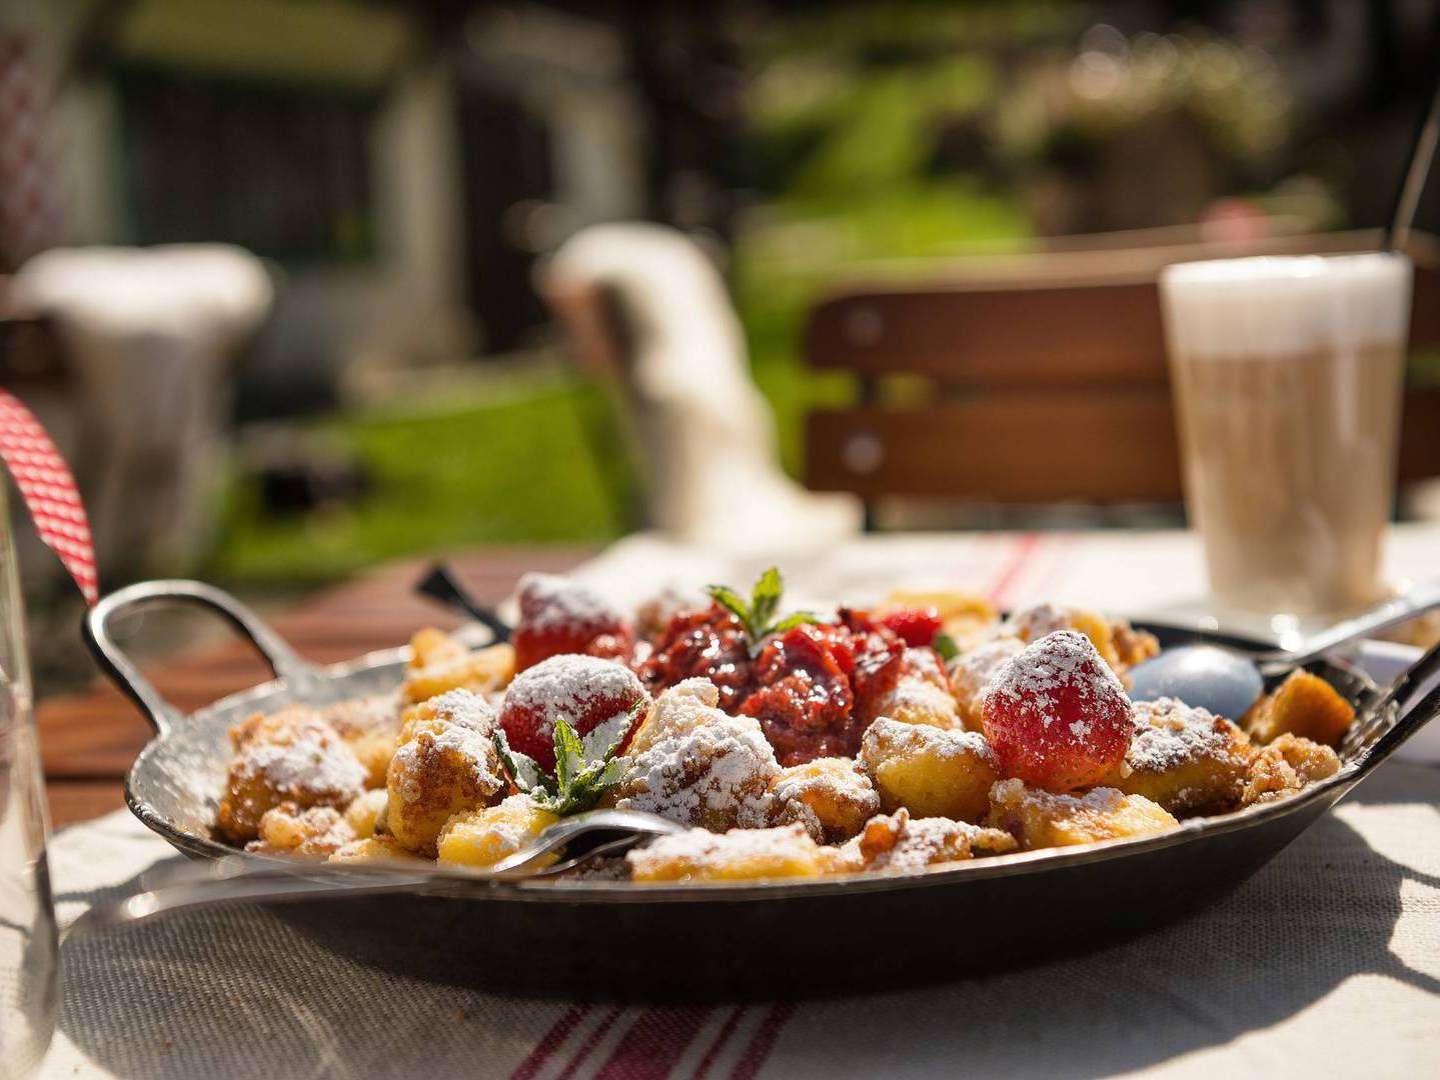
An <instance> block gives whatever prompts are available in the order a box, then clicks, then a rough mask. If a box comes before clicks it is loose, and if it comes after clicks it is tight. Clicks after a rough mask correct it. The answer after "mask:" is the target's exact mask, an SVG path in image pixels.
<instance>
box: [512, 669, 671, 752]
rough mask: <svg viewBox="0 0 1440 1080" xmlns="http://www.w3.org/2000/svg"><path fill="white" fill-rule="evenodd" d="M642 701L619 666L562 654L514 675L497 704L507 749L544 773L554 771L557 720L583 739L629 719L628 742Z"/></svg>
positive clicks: (635, 685) (636, 687) (643, 695)
mask: <svg viewBox="0 0 1440 1080" xmlns="http://www.w3.org/2000/svg"><path fill="white" fill-rule="evenodd" d="M648 697H649V695H648V694H646V693H645V688H644V687H643V686H641V685H640V680H639V679H638V678H636V677H635V673H634V672H633V671H631V670H630V669H629V668H628V667H626V666H625V665H623V664H617V663H616V662H615V661H613V660H602V659H600V658H599V657H595V656H579V655H575V654H573V653H566V654H563V655H561V656H552V657H549V658H548V659H546V660H542V661H541V662H540V663H538V664H536V665H535V666H534V667H531V668H526V669H525V670H524V671H522V672H521V673H520V674H518V675H516V676H515V680H514V681H513V682H512V683H511V684H510V687H509V689H508V690H506V691H505V700H504V701H503V702H502V703H501V705H500V726H501V727H502V728H504V729H505V738H506V739H507V740H509V743H510V746H511V748H512V749H515V750H518V751H520V752H521V753H522V754H526V755H528V756H530V757H532V758H534V759H535V762H536V764H538V765H539V766H540V767H541V768H542V769H544V770H546V771H550V770H553V769H554V768H555V720H556V718H557V717H561V716H563V717H565V719H566V720H567V721H568V722H569V724H570V726H571V727H572V728H574V729H575V733H576V734H577V735H580V736H581V737H582V738H583V737H584V736H585V735H588V734H589V733H590V732H591V731H593V730H595V728H597V727H599V726H600V725H601V724H603V723H605V722H606V721H608V720H612V719H614V718H615V717H617V716H625V715H626V714H631V715H632V723H631V727H630V732H629V733H627V734H626V736H625V741H627V742H628V741H629V738H630V735H631V734H633V733H634V729H635V727H636V725H638V724H639V722H640V719H641V715H640V710H638V709H636V708H635V706H636V705H638V704H639V703H640V702H642V701H645V700H647V699H648ZM632 710H633V713H632ZM621 748H622V749H623V748H624V743H622V744H621Z"/></svg>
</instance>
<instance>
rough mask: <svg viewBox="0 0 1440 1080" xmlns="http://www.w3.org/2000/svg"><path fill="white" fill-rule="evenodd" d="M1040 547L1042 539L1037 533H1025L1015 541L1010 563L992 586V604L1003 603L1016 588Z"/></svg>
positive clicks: (990, 593)
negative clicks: (1021, 573) (1007, 595)
mask: <svg viewBox="0 0 1440 1080" xmlns="http://www.w3.org/2000/svg"><path fill="white" fill-rule="evenodd" d="M1039 546H1040V537H1039V536H1037V535H1036V534H1035V533H1025V534H1023V535H1022V536H1020V537H1019V539H1017V540H1015V541H1014V547H1013V549H1012V551H1011V553H1010V561H1009V563H1007V564H1006V566H1005V568H1004V569H1003V570H1001V571H1000V576H999V577H998V578H996V579H995V582H994V583H993V584H992V585H991V586H990V592H989V597H990V601H991V603H995V604H998V603H1001V602H1003V601H1004V599H1005V594H1006V593H1008V592H1009V591H1010V590H1011V589H1012V588H1014V587H1015V582H1016V581H1018V580H1019V578H1020V572H1021V571H1022V570H1024V569H1025V567H1026V565H1027V564H1028V563H1029V562H1030V559H1031V557H1032V556H1034V554H1035V549H1036V548H1037V547H1039Z"/></svg>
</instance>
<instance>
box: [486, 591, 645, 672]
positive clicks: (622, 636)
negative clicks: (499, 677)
mask: <svg viewBox="0 0 1440 1080" xmlns="http://www.w3.org/2000/svg"><path fill="white" fill-rule="evenodd" d="M516 599H517V600H518V602H519V605H520V622H519V624H518V625H517V626H516V627H515V634H514V636H513V637H512V639H511V641H512V643H513V644H514V646H515V669H516V670H517V671H524V670H525V669H526V668H529V667H534V666H535V665H536V664H538V663H540V661H542V660H546V659H548V658H549V657H552V656H560V655H561V654H564V653H594V654H597V655H601V656H605V657H607V658H610V659H619V658H621V657H624V656H628V654H629V652H630V648H631V644H632V640H633V635H632V633H631V630H630V625H629V623H628V622H626V620H625V618H624V616H623V615H621V614H620V612H618V611H616V610H615V608H613V607H611V606H610V604H609V602H607V601H606V600H605V599H604V598H603V597H601V596H600V595H598V594H597V593H595V592H593V591H592V590H590V589H588V588H586V587H585V586H584V585H580V584H578V583H576V582H574V581H571V580H570V579H569V578H564V577H559V576H557V575H555V574H526V575H525V576H524V577H522V578H521V579H520V586H519V589H518V590H517V594H516Z"/></svg>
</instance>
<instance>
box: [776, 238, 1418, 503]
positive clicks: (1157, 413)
mask: <svg viewBox="0 0 1440 1080" xmlns="http://www.w3.org/2000/svg"><path fill="white" fill-rule="evenodd" d="M1373 244H1374V239H1373V238H1372V237H1371V235H1370V234H1368V233H1367V234H1335V235H1328V236H1321V237H1292V238H1286V239H1283V240H1277V241H1274V242H1272V243H1269V244H1266V245H1262V246H1250V247H1247V248H1246V249H1244V250H1243V252H1242V251H1237V250H1235V249H1233V248H1229V247H1221V246H1217V245H1198V244H1196V245H1185V246H1183V247H1155V248H1147V249H1136V250H1128V251H1113V250H1097V251H1065V252H1055V253H1048V254H1043V255H1040V254H1035V255H1022V256H1009V257H996V258H988V257H987V258H983V259H971V260H961V261H958V262H956V263H953V264H947V265H946V268H945V270H944V272H943V273H939V274H932V275H931V276H930V277H929V278H928V280H924V281H922V282H920V283H908V284H900V285H894V284H878V285H877V284H856V285H852V286H848V287H843V288H839V289H836V290H834V291H833V292H831V293H830V294H828V295H827V296H825V297H824V298H822V299H821V300H820V302H819V303H817V304H816V305H815V307H814V308H813V309H812V310H811V312H810V316H809V319H808V323H807V326H806V328H805V335H804V346H803V348H804V356H805V360H806V362H807V363H808V364H809V365H810V366H812V367H814V368H817V369H821V370H826V371H846V372H850V373H852V374H854V375H855V376H857V384H858V395H857V398H858V400H857V401H856V402H855V403H854V404H853V405H850V406H847V407H844V408H831V409H821V410H818V411H815V412H812V413H811V414H810V415H809V417H807V429H806V449H807V454H806V482H807V483H808V484H809V485H810V486H811V487H813V488H816V489H819V490H825V491H848V492H853V493H855V494H856V495H859V496H860V497H861V498H862V499H864V500H865V503H866V507H867V521H872V522H873V520H874V513H873V512H874V508H875V505H876V504H877V503H878V502H879V501H881V500H885V499H889V498H892V497H902V498H905V499H906V500H907V501H909V500H941V499H944V500H974V501H977V502H986V503H1010V504H1037V503H1052V502H1062V501H1075V502H1085V503H1095V504H1106V503H1111V504H1113V503H1143V502H1174V501H1178V500H1179V499H1180V497H1181V488H1180V465H1179V453H1178V447H1177V444H1176V435H1175V420H1174V413H1173V409H1172V406H1171V401H1170V388H1169V380H1168V374H1167V370H1166V363H1165V345H1164V338H1163V334H1162V328H1161V321H1160V305H1159V296H1158V292H1157V287H1156V279H1157V275H1158V273H1159V270H1160V269H1161V268H1162V267H1164V266H1166V265H1168V264H1170V263H1172V262H1180V261H1186V260H1190V259H1198V258H1212V257H1222V256H1229V255H1233V254H1241V253H1243V254H1268V253H1292V252H1301V251H1313V252H1334V251H1355V250H1365V249H1366V248H1367V247H1370V248H1371V249H1372V250H1373ZM1410 254H1411V257H1412V258H1413V259H1414V261H1415V265H1416V273H1415V298H1414V304H1413V313H1414V314H1413V316H1412V326H1411V343H1412V348H1413V349H1414V350H1415V351H1416V352H1420V351H1426V350H1437V349H1440V245H1437V243H1436V241H1435V240H1434V238H1431V237H1427V236H1416V237H1415V238H1414V242H1413V243H1412V249H1411V252H1410ZM911 280H912V282H913V277H911ZM902 376H903V377H905V378H903V379H901V378H897V377H902ZM916 377H919V379H920V380H921V381H922V382H923V384H924V386H925V391H926V392H925V393H924V394H923V395H920V400H919V401H918V402H916V401H915V399H916V397H917V395H916V394H915V393H914V390H913V384H914V383H915V381H916ZM896 383H900V384H902V386H903V385H904V384H907V383H908V384H910V385H909V386H908V387H906V393H905V395H904V400H905V403H900V402H899V401H897V400H896V399H897V396H898V395H896V394H894V393H892V392H890V391H891V388H892V386H893V385H894V384H896ZM1400 475H1401V478H1402V479H1404V480H1411V479H1419V478H1426V477H1434V476H1440V386H1429V387H1426V386H1419V385H1413V386H1411V387H1410V388H1409V389H1408V391H1407V393H1406V398H1405V419H1404V428H1403V434H1402V447H1401V462H1400Z"/></svg>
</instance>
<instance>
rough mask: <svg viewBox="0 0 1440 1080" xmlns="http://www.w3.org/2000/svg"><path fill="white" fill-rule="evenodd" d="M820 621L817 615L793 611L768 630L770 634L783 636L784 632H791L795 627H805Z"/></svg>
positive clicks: (809, 612) (810, 612)
mask: <svg viewBox="0 0 1440 1080" xmlns="http://www.w3.org/2000/svg"><path fill="white" fill-rule="evenodd" d="M820 621H822V620H821V618H820V616H819V615H816V614H815V613H814V612H812V611H794V612H791V613H790V614H789V615H786V616H785V618H783V619H781V620H780V621H779V622H777V623H776V624H775V625H774V626H772V627H771V628H770V631H771V633H774V634H783V633H784V632H785V631H786V630H793V629H794V628H795V627H797V626H805V625H807V624H809V623H818V622H820Z"/></svg>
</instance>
